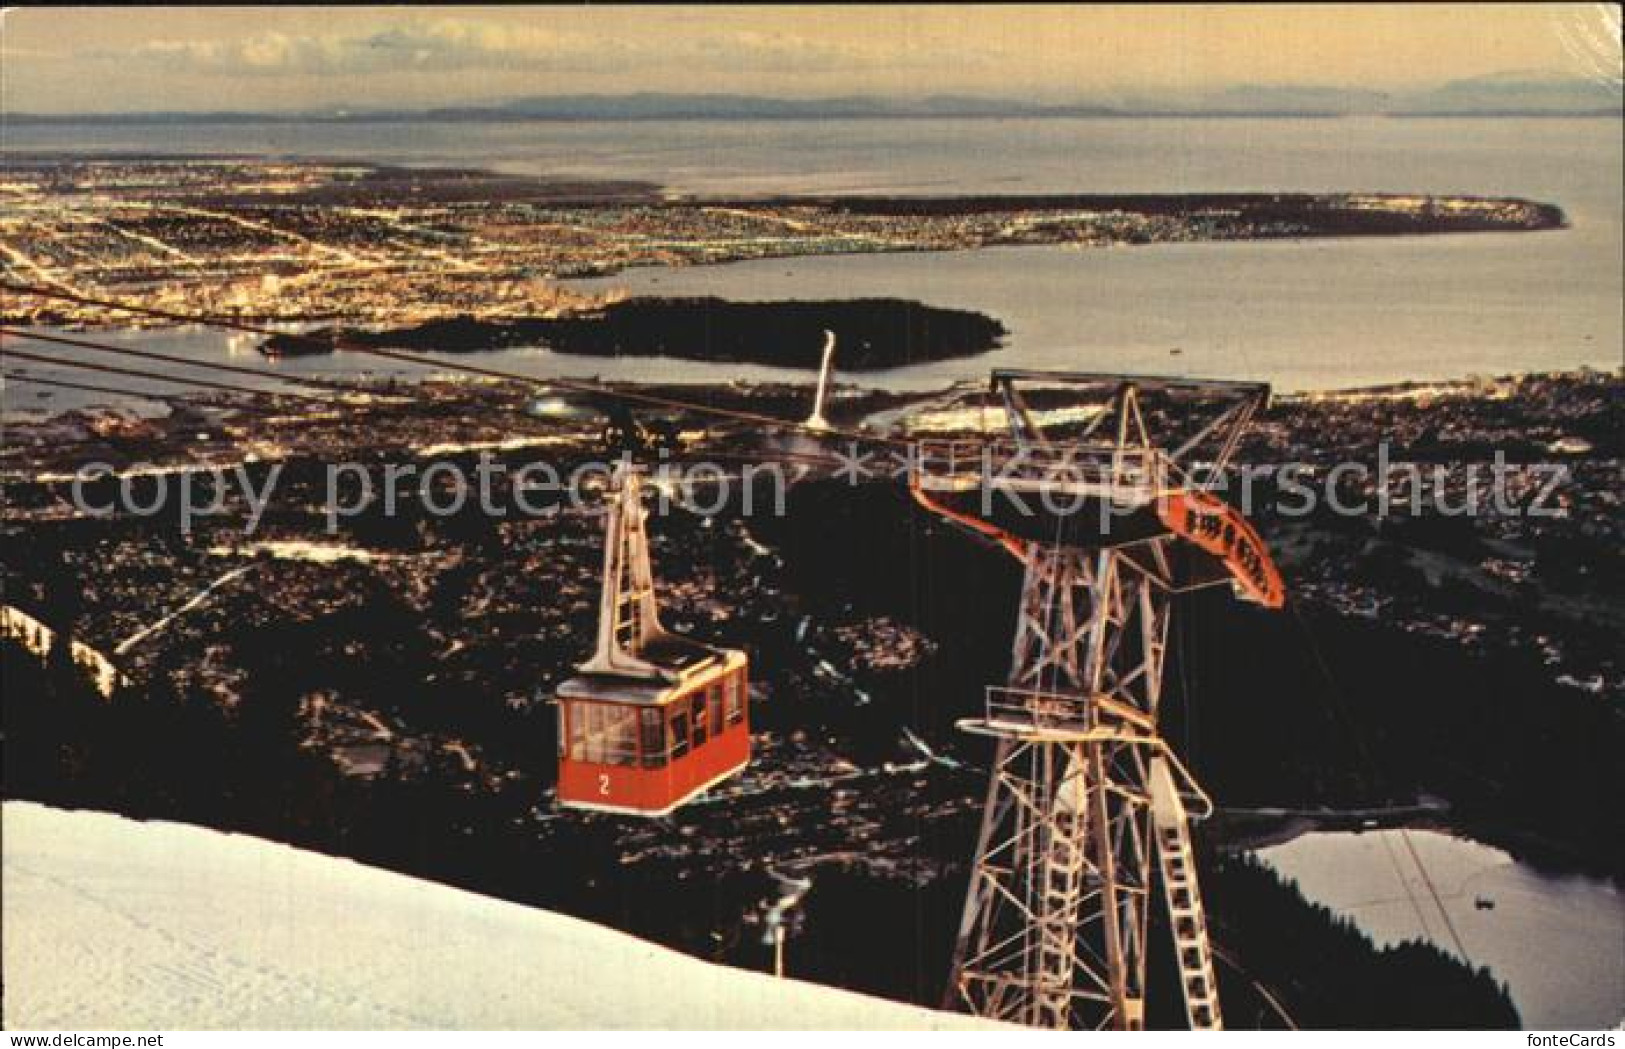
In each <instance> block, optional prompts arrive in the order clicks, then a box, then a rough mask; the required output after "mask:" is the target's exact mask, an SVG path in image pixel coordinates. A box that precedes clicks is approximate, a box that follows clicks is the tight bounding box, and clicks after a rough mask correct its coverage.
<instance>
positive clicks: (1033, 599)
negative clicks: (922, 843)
mask: <svg viewBox="0 0 1625 1049" xmlns="http://www.w3.org/2000/svg"><path fill="white" fill-rule="evenodd" d="M1025 569H1026V570H1025V578H1024V585H1023V593H1022V599H1021V607H1020V613H1019V617H1018V621H1017V629H1016V642H1015V652H1014V659H1013V661H1012V668H1011V674H1010V679H1009V685H1008V686H1007V687H1006V688H1003V689H993V690H990V695H989V701H988V710H987V715H986V717H985V718H984V719H983V720H981V721H979V722H976V723H973V724H972V725H970V726H968V727H970V728H971V729H972V730H974V731H977V732H981V733H985V734H990V735H993V736H994V737H995V738H996V740H997V751H996V755H995V759H994V766H993V770H992V773H991V776H992V780H991V782H990V784H989V790H988V800H987V808H986V810H985V812H984V815H983V824H982V830H981V834H980V836H979V840H978V844H977V853H976V858H975V861H974V863H973V865H972V869H971V878H970V886H969V889H968V891H967V895H966V903H965V911H964V917H963V920H962V922H961V926H960V935H959V941H958V944H957V946H956V950H955V955H954V967H953V972H952V975H951V977H950V984H949V997H950V999H951V1000H952V1001H953V1003H954V1004H957V1005H959V1006H960V1007H962V1008H965V1009H968V1010H969V1011H971V1012H974V1013H977V1014H979V1015H983V1016H988V1017H991V1018H995V1019H1000V1020H1006V1021H1010V1022H1014V1023H1021V1024H1026V1025H1029V1026H1035V1027H1045V1028H1053V1029H1076V1028H1107V1027H1110V1028H1118V1029H1127V1030H1134V1029H1138V1028H1140V1027H1143V1026H1144V1023H1145V969H1146V965H1145V961H1146V931H1147V917H1148V906H1149V902H1150V886H1151V856H1152V847H1153V841H1152V837H1151V833H1152V774H1153V773H1152V768H1153V765H1152V762H1153V758H1154V756H1155V754H1156V748H1157V746H1158V745H1159V743H1158V740H1157V738H1156V735H1155V726H1156V712H1157V703H1158V700H1159V698H1160V688H1161V680H1162V659H1163V651H1164V646H1165V639H1166V633H1167V595H1166V592H1165V591H1164V590H1163V589H1162V588H1161V587H1160V586H1158V585H1157V583H1156V581H1155V580H1154V579H1153V578H1152V577H1151V576H1149V575H1147V574H1146V573H1145V572H1144V571H1143V569H1141V568H1140V567H1138V566H1137V565H1136V564H1134V563H1132V562H1130V561H1128V560H1127V559H1126V558H1123V557H1122V556H1121V555H1119V554H1118V553H1116V552H1113V551H1105V552H1102V553H1100V554H1098V556H1096V557H1093V558H1085V556H1084V555H1083V554H1082V553H1080V552H1079V551H1076V550H1067V549H1054V548H1051V549H1044V548H1037V547H1035V548H1032V549H1030V550H1029V552H1028V555H1027V561H1026V566H1025Z"/></svg>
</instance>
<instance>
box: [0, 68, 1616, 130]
mask: <svg viewBox="0 0 1625 1049" xmlns="http://www.w3.org/2000/svg"><path fill="white" fill-rule="evenodd" d="M1356 115H1385V116H1395V117H1407V116H1615V117H1617V116H1620V115H1621V92H1620V87H1619V85H1618V84H1608V83H1605V82H1602V81H1600V80H1593V79H1587V78H1583V77H1569V76H1562V75H1557V74H1547V73H1503V74H1496V75H1493V76H1484V77H1475V78H1472V79H1469V80H1456V81H1451V82H1450V83H1447V84H1443V85H1441V86H1439V87H1434V88H1427V89H1420V90H1411V91H1398V92H1385V91H1374V90H1366V89H1359V88H1343V87H1321V86H1312V85H1311V86H1275V85H1239V86H1236V87H1230V88H1225V89H1223V90H1219V91H1210V92H1185V93H1160V94H1144V93H1142V94H1132V93H1122V94H1115V95H1110V96H1105V95H1102V96H1099V97H1094V98H1085V99H1079V100H1076V101H1060V102H1034V101H1026V100H1021V99H1011V98H997V97H988V96H973V95H931V96H927V97H923V98H881V97H877V96H872V95H851V96H845V97H837V98H769V97H762V96H755V95H708V94H661V93H640V94H628V95H550V96H541V97H535V98H519V99H512V100H508V101H503V102H494V103H490V104H485V105H468V106H448V107H439V108H430V109H379V108H371V109H369V108H335V109H328V110H322V111H305V112H266V113H253V112H202V111H196V112H194V111H170V112H156V113H78V114H56V113H51V114H44V113H9V114H5V115H4V122H6V123H10V124H14V125H21V124H41V123H50V124H57V123H79V124H82V123H110V124H126V123H128V124H135V123H280V122H310V121H320V122H331V123H344V122H378V121H411V120H486V121H489V120H510V121H523V120H839V119H847V120H852V119H878V118H887V119H898V118H947V117H954V118H1044V117H1305V116H1322V117H1324V116H1356Z"/></svg>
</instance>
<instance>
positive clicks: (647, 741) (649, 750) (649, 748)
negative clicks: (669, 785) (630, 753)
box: [638, 707, 666, 769]
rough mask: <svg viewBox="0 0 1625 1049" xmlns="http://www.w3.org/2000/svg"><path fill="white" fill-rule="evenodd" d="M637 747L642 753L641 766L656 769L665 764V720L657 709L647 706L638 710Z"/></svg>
mask: <svg viewBox="0 0 1625 1049" xmlns="http://www.w3.org/2000/svg"><path fill="white" fill-rule="evenodd" d="M638 727H639V731H640V736H639V739H638V745H639V749H640V750H641V751H642V753H643V767H644V768H646V769H658V768H661V767H663V766H664V765H665V764H666V720H665V718H663V717H662V716H661V714H660V711H659V710H656V709H654V708H652V707H651V708H648V709H645V710H640V711H638Z"/></svg>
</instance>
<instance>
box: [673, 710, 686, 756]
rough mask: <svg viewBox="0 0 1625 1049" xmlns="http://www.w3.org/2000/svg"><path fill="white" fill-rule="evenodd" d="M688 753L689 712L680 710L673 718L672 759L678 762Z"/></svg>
mask: <svg viewBox="0 0 1625 1049" xmlns="http://www.w3.org/2000/svg"><path fill="white" fill-rule="evenodd" d="M687 753H688V711H686V710H679V711H677V712H676V713H674V714H672V716H671V759H672V760H673V761H676V760H677V759H678V758H680V757H682V756H683V755H684V754H687Z"/></svg>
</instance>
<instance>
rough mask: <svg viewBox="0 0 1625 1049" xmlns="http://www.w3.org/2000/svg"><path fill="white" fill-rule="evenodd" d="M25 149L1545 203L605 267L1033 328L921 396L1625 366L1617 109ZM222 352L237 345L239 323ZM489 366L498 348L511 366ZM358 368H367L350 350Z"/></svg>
mask: <svg viewBox="0 0 1625 1049" xmlns="http://www.w3.org/2000/svg"><path fill="white" fill-rule="evenodd" d="M6 149H7V150H8V151H36V150H46V151H56V152H62V153H68V154H73V155H77V156H89V155H97V154H110V153H118V152H142V153H167V154H200V153H233V154H246V155H256V156H280V157H342V158H352V159H357V160H363V161H371V162H380V163H399V164H421V165H436V164H458V165H466V164H468V163H469V162H470V158H477V162H478V163H479V164H482V165H485V166H489V167H492V168H496V169H500V170H505V171H512V172H524V173H531V174H550V175H569V176H590V177H604V178H611V177H613V178H639V179H646V180H649V181H652V182H656V183H659V184H661V185H663V186H666V187H668V188H669V189H671V190H672V191H676V192H682V193H694V194H728V193H767V192H835V193H852V192H868V193H896V194H920V193H932V194H955V193H990V192H996V193H1056V192H1209V191H1211V192H1219V191H1255V190H1304V191H1327V192H1335V191H1373V192H1377V191H1386V192H1418V193H1452V194H1469V195H1510V196H1521V197H1528V198H1532V199H1536V200H1541V201H1548V202H1553V203H1556V204H1558V205H1560V206H1561V207H1563V208H1564V210H1565V211H1566V212H1567V213H1568V215H1569V218H1570V220H1571V222H1572V227H1571V228H1569V229H1565V230H1557V231H1550V232H1543V233H1535V234H1521V235H1517V234H1479V235H1454V236H1435V237H1410V238H1379V239H1364V240H1362V239H1344V240H1310V241H1301V242H1237V243H1227V244H1169V245H1154V246H1147V247H1135V248H1121V249H1071V248H1018V249H994V250H987V251H975V252H949V253H923V254H907V255H868V256H846V257H822V258H809V259H788V260H769V261H762V262H749V263H736V264H730V265H724V266H714V267H712V266H708V267H689V268H683V269H675V270H674V269H664V268H650V269H639V270H633V271H629V272H628V273H625V274H623V275H620V276H617V277H612V278H609V279H606V280H603V281H593V282H587V283H588V284H589V285H608V286H616V287H625V288H628V289H630V290H633V291H635V292H640V293H648V294H705V295H718V296H721V297H725V298H736V299H772V298H788V297H801V298H831V297H833V298H845V297H875V296H897V297H904V298H916V299H920V300H923V301H926V302H929V303H932V304H934V305H942V306H958V307H964V308H971V309H979V310H982V311H984V312H987V313H990V314H992V315H994V316H996V317H998V318H999V319H1000V320H1001V321H1003V322H1004V324H1005V325H1006V326H1007V327H1008V328H1009V329H1010V332H1011V335H1010V337H1009V339H1008V340H1007V344H1006V346H1005V348H1004V349H1003V350H1001V351H1000V352H998V353H997V354H995V355H991V356H989V357H984V358H980V359H976V360H968V361H952V362H945V363H937V364H928V365H920V366H916V367H910V368H902V369H896V370H894V371H891V372H886V373H880V374H875V375H870V376H865V377H864V380H865V381H867V382H876V383H883V384H887V385H894V386H905V387H914V388H919V387H927V386H934V385H938V384H941V383H943V382H946V381H949V380H952V379H961V378H973V377H979V376H982V375H985V374H986V371H987V369H988V368H989V367H991V366H995V365H1010V366H1024V367H1053V368H1077V369H1087V370H1133V371H1149V372H1173V373H1182V374H1200V375H1212V376H1219V377H1246V378H1261V379H1267V380H1269V381H1271V382H1273V383H1275V384H1276V385H1277V386H1278V387H1280V388H1282V389H1305V388H1330V387H1340V386H1350V385H1359V384H1368V383H1380V382H1394V381H1403V380H1408V379H1449V378H1460V377H1466V376H1470V375H1474V374H1494V373H1504V372H1511V371H1524V370H1544V369H1558V368H1573V367H1577V366H1579V365H1593V366H1597V367H1618V366H1619V365H1620V363H1621V358H1622V354H1625V331H1622V324H1621V308H1622V301H1625V236H1622V230H1625V204H1622V201H1621V192H1622V189H1625V167H1622V159H1621V153H1622V150H1621V139H1620V122H1619V121H1618V120H1616V119H1608V118H1595V119H1465V120H1463V119H1409V120H1403V119H1387V118H1337V119H1301V120H1300V119H1291V120H1264V119H1259V120H1252V119H1226V120H1183V119H1166V120H1123V119H1067V120H1030V119H1023V120H845V121H677V122H667V123H660V122H633V123H614V122H610V123H593V122H579V123H569V122H558V123H466V122H465V123H457V122H422V123H384V124H364V123H363V124H352V123H347V124H278V125H260V126H245V125H220V126H207V125H201V126H145V127H141V126H117V127H72V126H51V127H22V128H8V129H7V140H6ZM148 338H151V339H153V340H154V341H156V342H163V341H166V340H168V339H170V338H171V337H170V336H168V335H155V336H149V337H148ZM188 339H189V348H191V349H194V350H198V351H200V352H209V351H208V349H207V347H206V346H204V345H201V341H203V340H197V339H192V338H191V337H188ZM219 342H220V344H221V346H224V344H225V340H224V338H223V337H222V338H220V339H219ZM1176 350H1177V351H1178V352H1175V351H1176ZM506 356H507V358H508V359H507V360H504V361H502V366H513V367H515V368H516V369H518V370H523V371H527V372H532V373H534V374H540V375H546V374H571V375H581V374H593V373H598V374H602V375H604V376H606V377H632V376H635V377H641V378H651V379H658V380H671V379H683V380H689V381H697V382H703V381H715V380H719V379H734V378H747V379H748V378H774V377H785V376H787V375H796V374H797V373H786V372H782V371H779V370H775V369H741V368H739V367H737V366H735V365H716V366H705V365H698V364H694V363H692V362H682V361H652V362H651V361H641V362H616V361H590V362H584V361H582V360H581V359H580V358H566V357H558V356H556V355H553V354H549V353H546V352H545V351H532V352H529V353H525V352H519V353H510V354H508V355H506ZM484 359H485V360H488V361H492V362H493V363H496V359H495V358H494V357H492V356H487V357H485V358H484ZM376 363H377V362H376V361H375V360H372V361H367V362H365V366H366V367H372V366H374V365H376ZM305 366H306V365H300V366H299V367H305ZM315 367H320V368H322V369H324V370H327V369H330V368H331V367H332V365H330V364H322V365H315ZM341 367H342V368H347V369H358V368H360V367H362V365H361V364H360V363H359V362H357V361H355V360H348V361H343V363H342V365H341ZM800 377H802V378H804V377H805V376H800ZM17 400H18V398H17V397H16V396H15V395H13V396H11V397H9V398H8V404H11V405H12V406H13V407H16V402H17Z"/></svg>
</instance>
